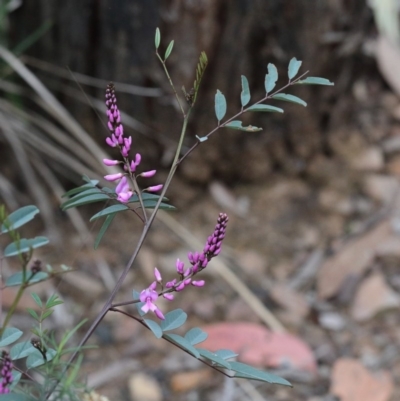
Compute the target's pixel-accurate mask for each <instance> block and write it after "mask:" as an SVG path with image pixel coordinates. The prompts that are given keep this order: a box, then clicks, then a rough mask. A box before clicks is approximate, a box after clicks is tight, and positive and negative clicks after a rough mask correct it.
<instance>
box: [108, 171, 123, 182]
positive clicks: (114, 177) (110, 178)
mask: <svg viewBox="0 0 400 401" xmlns="http://www.w3.org/2000/svg"><path fill="white" fill-rule="evenodd" d="M122 177H123V174H122V173H117V174H109V175H106V176H104V179H105V180H107V181H117V180H119V179H120V178H122Z"/></svg>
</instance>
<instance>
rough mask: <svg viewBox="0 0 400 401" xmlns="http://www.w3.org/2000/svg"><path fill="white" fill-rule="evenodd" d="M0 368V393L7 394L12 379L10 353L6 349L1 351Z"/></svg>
mask: <svg viewBox="0 0 400 401" xmlns="http://www.w3.org/2000/svg"><path fill="white" fill-rule="evenodd" d="M0 366H1V370H0V376H1V381H0V394H8V393H9V392H10V385H11V383H12V381H13V376H12V368H13V365H12V362H11V358H10V355H9V354H8V352H7V351H3V352H2V353H1V365H0Z"/></svg>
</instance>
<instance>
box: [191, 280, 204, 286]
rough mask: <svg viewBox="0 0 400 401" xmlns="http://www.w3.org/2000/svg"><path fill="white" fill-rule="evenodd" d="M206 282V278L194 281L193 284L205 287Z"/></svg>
mask: <svg viewBox="0 0 400 401" xmlns="http://www.w3.org/2000/svg"><path fill="white" fill-rule="evenodd" d="M205 283H206V282H205V281H204V280H198V281H192V283H191V284H192V285H194V286H195V287H203V285H204V284H205Z"/></svg>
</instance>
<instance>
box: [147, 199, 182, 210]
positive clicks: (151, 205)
mask: <svg viewBox="0 0 400 401" xmlns="http://www.w3.org/2000/svg"><path fill="white" fill-rule="evenodd" d="M157 202H158V201H156V200H146V201H143V205H144V207H145V208H146V209H154V207H155V206H156V205H157ZM160 209H161V210H176V207H175V206H172V205H169V204H168V203H164V202H161V203H160Z"/></svg>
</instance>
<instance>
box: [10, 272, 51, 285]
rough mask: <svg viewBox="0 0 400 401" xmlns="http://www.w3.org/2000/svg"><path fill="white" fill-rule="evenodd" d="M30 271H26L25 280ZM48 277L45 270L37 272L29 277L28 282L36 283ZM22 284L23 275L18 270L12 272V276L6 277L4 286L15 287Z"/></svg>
mask: <svg viewBox="0 0 400 401" xmlns="http://www.w3.org/2000/svg"><path fill="white" fill-rule="evenodd" d="M30 274H31V272H29V271H28V272H26V278H25V280H28V278H29V275H30ZM48 277H49V274H48V273H46V272H38V273H36V274H35V275H34V276H33V277H31V278H30V280H29V282H28V284H33V283H38V282H39V281H43V280H46V279H47V278H48ZM21 284H23V276H22V272H18V273H15V274H13V275H12V276H10V277H8V279H7V280H6V287H15V286H17V285H18V286H19V285H21Z"/></svg>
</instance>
